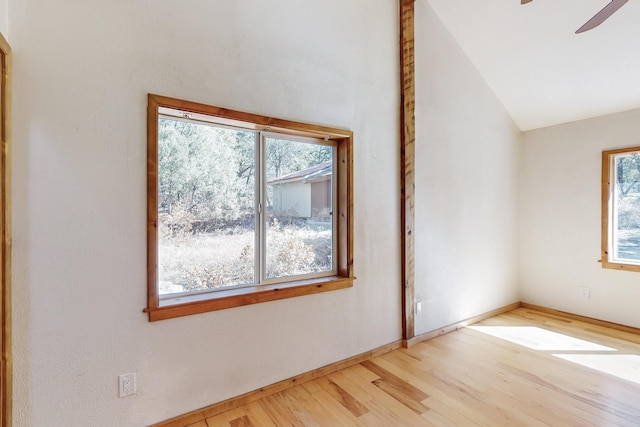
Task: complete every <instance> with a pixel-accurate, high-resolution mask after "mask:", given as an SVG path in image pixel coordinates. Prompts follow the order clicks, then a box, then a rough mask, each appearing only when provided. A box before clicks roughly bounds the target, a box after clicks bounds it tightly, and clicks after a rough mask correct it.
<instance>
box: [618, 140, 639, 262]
mask: <svg viewBox="0 0 640 427" xmlns="http://www.w3.org/2000/svg"><path fill="white" fill-rule="evenodd" d="M614 162H615V165H614V174H615V190H614V193H615V194H614V195H613V224H614V227H613V230H612V231H613V233H612V234H613V242H612V243H613V256H614V258H615V259H617V260H624V261H627V262H629V261H630V262H633V263H640V153H639V152H635V153H630V154H620V155H617V156H615V160H614Z"/></svg>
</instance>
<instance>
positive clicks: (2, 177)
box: [0, 34, 12, 427]
mask: <svg viewBox="0 0 640 427" xmlns="http://www.w3.org/2000/svg"><path fill="white" fill-rule="evenodd" d="M10 71H11V49H10V48H9V44H8V43H7V41H6V40H5V39H4V37H3V36H2V34H0V239H1V242H0V284H1V287H2V289H1V290H0V310H1V313H0V318H1V321H2V344H1V346H2V352H1V360H0V371H1V372H0V427H7V426H10V425H12V421H11V403H12V397H11V396H12V357H11V191H10V189H11V132H10V130H11V129H10V122H11V118H10V105H11V82H10Z"/></svg>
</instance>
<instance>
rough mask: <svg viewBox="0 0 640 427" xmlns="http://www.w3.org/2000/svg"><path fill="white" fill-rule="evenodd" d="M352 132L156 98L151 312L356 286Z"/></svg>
mask: <svg viewBox="0 0 640 427" xmlns="http://www.w3.org/2000/svg"><path fill="white" fill-rule="evenodd" d="M352 139H353V135H352V133H351V132H349V131H345V130H341V129H333V128H327V127H320V126H315V125H308V124H303V123H296V122H290V121H285V120H279V119H274V118H270V117H264V116H258V115H254V114H248V113H241V112H237V111H231V110H227V109H222V108H218V107H212V106H208V105H202V104H196V103H192V102H187V101H181V100H177V99H172V98H166V97H161V96H157V95H149V99H148V141H147V144H148V161H147V167H148V170H147V176H148V183H147V186H148V197H147V199H148V207H147V215H148V226H147V233H148V283H147V288H148V306H147V308H146V309H145V311H146V312H148V313H149V319H150V320H151V321H154V320H162V319H167V318H172V317H178V316H185V315H189V314H195V313H202V312H207V311H212V310H220V309H225V308H230V307H236V306H241V305H247V304H253V303H259V302H263V301H271V300H275V299H282V298H289V297H295V296H300V295H307V294H311V293H317V292H324V291H329V290H335V289H341V288H345V287H350V286H352V282H353V279H354V277H353V267H352V264H353V262H352V260H353V203H352V200H353V194H352V193H353V191H352V188H353V185H352V162H353V160H352V159H353V157H352Z"/></svg>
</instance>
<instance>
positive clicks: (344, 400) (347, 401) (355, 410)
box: [315, 379, 369, 418]
mask: <svg viewBox="0 0 640 427" xmlns="http://www.w3.org/2000/svg"><path fill="white" fill-rule="evenodd" d="M315 383H316V384H318V385H319V386H320V388H321V389H322V390H324V391H325V392H326V393H328V394H329V395H330V396H331V397H332V398H333V399H334V400H335V401H337V402H338V403H339V404H340V405H342V406H343V407H344V408H345V409H347V410H348V411H349V412H351V414H352V415H353V416H354V417H356V418H357V417H360V416H362V415H364V414H366V413H367V412H369V410H368V409H367V407H366V406H364V405H363V404H362V403H360V402H358V400H357V399H356V398H354V397H353V396H351V395H350V394H349V393H348V392H347V391H345V390H344V389H343V388H341V387H340V386H339V385H338V384H336V383H335V382H333V381H332V380H330V379H322V380H319V381H315Z"/></svg>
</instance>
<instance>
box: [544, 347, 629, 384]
mask: <svg viewBox="0 0 640 427" xmlns="http://www.w3.org/2000/svg"><path fill="white" fill-rule="evenodd" d="M554 356H555V357H559V358H560V359H564V360H568V361H569V362H573V363H577V364H578V365H582V366H585V367H587V368H591V369H595V370H597V371H600V372H603V373H605V374H609V375H613V376H615V377H618V378H622V379H623V380H628V381H633V382H634V383H636V384H640V356H638V355H635V354H554Z"/></svg>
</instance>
